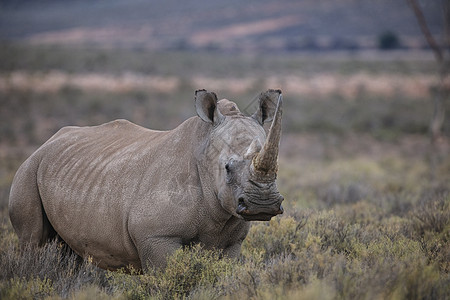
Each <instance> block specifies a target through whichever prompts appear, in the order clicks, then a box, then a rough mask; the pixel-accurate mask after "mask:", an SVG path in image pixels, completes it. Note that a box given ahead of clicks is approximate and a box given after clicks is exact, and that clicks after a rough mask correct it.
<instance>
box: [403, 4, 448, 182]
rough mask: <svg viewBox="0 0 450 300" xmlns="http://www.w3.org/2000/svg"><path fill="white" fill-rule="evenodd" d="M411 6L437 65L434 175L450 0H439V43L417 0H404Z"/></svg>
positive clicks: (445, 88)
mask: <svg viewBox="0 0 450 300" xmlns="http://www.w3.org/2000/svg"><path fill="white" fill-rule="evenodd" d="M406 1H407V2H408V4H409V5H410V6H411V8H412V10H413V12H414V15H415V16H416V19H417V22H418V23H419V27H420V30H421V31H422V33H423V35H424V36H425V39H426V40H427V43H428V45H429V46H430V48H431V49H432V50H433V53H434V56H435V58H436V61H437V63H438V67H439V83H438V85H437V90H436V93H435V96H434V109H433V116H432V118H431V121H430V134H431V147H432V153H431V165H432V176H433V177H434V176H435V175H434V174H435V169H436V165H437V162H438V153H437V152H438V151H437V150H438V148H437V147H438V143H439V140H440V139H441V137H442V136H441V135H442V127H443V124H444V120H445V101H448V100H449V99H448V98H449V87H448V86H447V85H446V80H447V77H448V75H449V69H450V54H449V50H450V0H441V2H442V12H443V26H444V30H443V38H442V42H441V44H439V43H438V42H437V41H436V39H435V38H434V36H433V34H432V33H431V31H430V29H429V27H428V23H427V20H426V18H425V16H424V14H423V10H422V8H421V7H420V5H419V4H418V3H417V0H406Z"/></svg>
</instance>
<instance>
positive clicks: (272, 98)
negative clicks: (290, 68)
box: [252, 89, 281, 125]
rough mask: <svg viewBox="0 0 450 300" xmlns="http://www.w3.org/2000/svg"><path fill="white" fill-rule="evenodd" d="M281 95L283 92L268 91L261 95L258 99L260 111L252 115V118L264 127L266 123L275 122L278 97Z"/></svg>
mask: <svg viewBox="0 0 450 300" xmlns="http://www.w3.org/2000/svg"><path fill="white" fill-rule="evenodd" d="M280 95H281V90H272V89H270V90H267V91H266V92H264V93H261V94H260V95H259V97H258V104H259V105H258V109H257V110H256V112H255V113H254V114H253V115H252V118H253V119H255V120H256V121H258V122H259V124H261V125H263V124H264V123H266V122H270V121H272V120H273V116H274V115H275V110H276V108H277V101H278V97H279V96H280Z"/></svg>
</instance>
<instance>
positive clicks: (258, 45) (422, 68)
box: [0, 0, 450, 218]
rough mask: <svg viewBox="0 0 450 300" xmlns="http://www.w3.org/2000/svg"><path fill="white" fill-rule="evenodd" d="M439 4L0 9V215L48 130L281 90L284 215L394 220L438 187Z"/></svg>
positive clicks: (441, 156) (82, 2)
mask: <svg viewBox="0 0 450 300" xmlns="http://www.w3.org/2000/svg"><path fill="white" fill-rule="evenodd" d="M414 4H415V5H416V6H414ZM446 6H448V3H447V1H438V0H432V1H410V0H377V1H370V0H340V1H333V0H314V1H312V0H303V1H295V0H279V1H275V0H258V1H256V0H249V1H235V0H230V1H217V0H191V1H174V0H166V1H163V0H153V1H143V0H127V1H124V0H111V1H87V0H79V1H52V0H42V1H26V0H23V1H19V0H16V1H4V0H3V1H0V197H1V198H0V206H1V208H2V210H3V211H5V209H6V207H7V199H8V194H9V188H10V184H11V181H12V178H13V176H14V173H15V171H16V170H17V168H18V166H19V165H20V164H21V163H22V162H23V161H24V160H25V159H26V157H27V156H28V155H30V154H31V153H32V152H33V151H34V150H36V149H37V148H38V147H39V146H40V145H41V144H42V143H44V142H45V141H46V140H47V139H48V138H49V137H50V136H51V135H52V134H54V133H55V132H56V131H57V130H58V129H59V128H61V127H62V126H65V125H79V126H86V125H97V124H101V123H104V122H107V121H110V120H113V119H116V118H126V119H128V120H130V121H133V122H135V123H137V124H140V125H142V126H145V127H148V128H153V129H162V130H166V129H171V128H174V127H176V126H177V125H178V124H180V123H181V122H182V121H184V120H185V119H187V118H189V117H191V116H193V115H195V111H194V108H193V95H194V90H196V89H199V88H205V89H208V90H211V91H216V92H217V93H218V95H219V98H228V99H230V100H234V101H236V102H237V103H238V104H239V106H240V108H241V110H243V111H244V112H246V113H249V114H251V113H253V111H254V109H255V108H254V103H253V101H254V99H255V97H256V96H257V95H258V93H259V92H261V91H264V90H266V89H268V88H281V89H282V90H283V94H284V98H285V113H284V125H283V126H284V129H283V130H284V136H283V140H282V149H281V154H280V175H279V185H280V190H281V191H282V193H283V194H285V198H286V199H287V200H286V206H287V208H288V209H287V210H286V211H289V209H291V210H296V209H304V208H323V207H334V206H335V205H342V204H354V203H358V202H359V201H363V200H364V201H369V202H371V203H372V202H373V203H375V204H374V205H381V206H383V205H384V207H387V208H386V209H388V210H389V211H390V210H391V209H392V210H393V211H396V210H398V212H399V213H405V212H407V211H408V207H409V206H410V205H411V203H412V202H414V201H416V200H417V199H419V198H420V195H421V193H423V191H424V190H427V189H435V188H436V189H444V190H446V191H448V189H449V186H448V183H449V182H450V159H449V156H448V153H449V149H450V147H449V139H448V136H449V131H450V122H449V121H448V120H449V118H448V117H447V119H445V118H444V117H442V115H443V112H444V111H445V109H447V111H448V108H449V106H450V105H449V101H448V92H447V91H448V86H449V81H448V78H447V77H446V71H445V68H444V67H443V66H444V62H445V61H447V62H448V53H447V52H448V46H447V47H446V46H444V45H445V36H446V34H447V36H448V30H449V29H448V24H449V23H448V19H449V18H448V7H447V10H445V9H446V8H445V7H446ZM414 8H419V12H420V14H417V10H416V11H415V10H414ZM420 16H422V21H425V24H426V29H427V30H428V36H426V35H424V31H423V29H424V27H423V26H421V25H420V24H421V23H420ZM418 17H419V18H418ZM418 21H419V22H418ZM422 25H423V24H422ZM429 36H432V37H433V38H434V40H435V41H436V43H437V44H438V49H440V51H441V54H443V58H442V59H441V60H440V59H439V56H438V55H437V53H438V52H436V49H434V48H433V45H432V44H430V41H429V39H428V40H427V37H428V38H429ZM447 42H448V40H447ZM446 59H447V60H446ZM444 71H445V72H444ZM433 120H434V121H433ZM430 124H431V125H433V124H434V127H437V130H435V129H433V128H434V127H433V126H431V125H430ZM404 193H408V194H411V195H413V196H412V197H403V196H402V197H400V196H399V195H403V194H404ZM3 215H4V217H5V218H6V213H5V214H3Z"/></svg>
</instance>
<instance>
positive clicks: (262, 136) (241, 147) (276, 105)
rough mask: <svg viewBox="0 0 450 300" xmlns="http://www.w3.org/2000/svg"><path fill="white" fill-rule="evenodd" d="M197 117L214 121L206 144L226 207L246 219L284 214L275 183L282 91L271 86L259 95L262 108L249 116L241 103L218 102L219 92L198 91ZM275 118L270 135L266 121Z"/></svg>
mask: <svg viewBox="0 0 450 300" xmlns="http://www.w3.org/2000/svg"><path fill="white" fill-rule="evenodd" d="M195 104H196V110H197V114H198V116H199V117H200V118H201V119H202V120H203V121H205V122H207V123H210V129H209V138H208V141H207V145H205V149H206V151H205V153H206V156H207V158H206V160H207V161H208V163H212V164H213V167H212V168H211V167H209V168H208V169H209V170H210V173H209V176H210V177H211V178H212V179H213V181H214V185H215V193H217V198H218V199H219V201H220V204H221V206H222V208H223V209H225V210H226V211H227V212H228V213H230V214H232V215H234V216H236V217H238V218H242V219H244V220H247V221H254V220H258V221H267V220H270V219H271V218H272V217H274V216H276V215H278V214H282V213H283V207H282V206H281V202H282V201H283V200H284V198H283V196H282V195H281V194H280V193H279V192H278V188H277V185H276V182H275V180H276V177H277V157H278V148H279V143H280V137H281V118H282V95H281V91H280V90H268V91H267V92H264V93H261V94H260V95H259V98H258V104H259V105H258V108H257V110H256V112H255V113H254V114H253V115H251V116H245V115H244V114H242V113H241V112H240V111H239V109H238V108H237V106H236V104H234V103H233V102H231V101H228V100H226V99H223V100H220V101H217V96H216V94H215V93H212V92H207V91H206V90H198V91H196V97H195ZM266 122H272V123H271V125H270V129H269V130H268V133H267V135H266V131H265V130H264V127H263V124H264V123H266Z"/></svg>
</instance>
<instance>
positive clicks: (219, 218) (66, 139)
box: [9, 90, 283, 270]
mask: <svg viewBox="0 0 450 300" xmlns="http://www.w3.org/2000/svg"><path fill="white" fill-rule="evenodd" d="M279 96H280V97H279ZM277 99H279V100H280V105H279V106H280V107H279V112H280V113H279V115H280V118H281V91H279V90H269V91H267V92H266V93H262V94H261V96H260V99H259V103H260V107H259V109H258V111H257V112H256V113H255V114H254V115H253V116H252V117H247V116H244V115H242V114H241V113H240V111H239V110H238V109H237V107H236V105H235V104H234V103H233V102H231V101H228V100H221V101H219V102H217V96H216V95H215V94H214V93H210V92H207V91H205V90H199V91H197V92H196V98H195V101H196V103H195V104H196V109H197V114H198V116H196V117H192V118H190V119H188V120H186V121H185V122H184V123H182V124H181V125H179V126H178V127H177V128H175V129H173V130H170V131H154V130H149V129H146V128H143V127H140V126H138V125H135V124H133V123H130V122H128V121H125V120H116V121H113V122H110V123H106V124H103V125H100V126H93V127H65V128H62V129H61V130H60V131H58V132H57V133H56V134H55V135H54V136H53V137H51V138H50V139H49V140H48V141H47V142H46V143H45V144H44V145H42V146H41V147H40V148H39V149H38V150H37V151H36V152H34V153H33V154H32V155H31V156H30V157H29V158H28V159H27V160H26V161H25V162H24V163H23V164H22V166H21V167H20V168H19V170H18V171H17V174H16V176H15V177H14V181H13V184H12V187H11V194H10V202H9V214H10V218H11V222H12V225H13V227H14V229H15V231H16V232H17V234H18V236H19V240H20V242H21V244H27V243H31V244H34V245H42V244H44V243H45V242H47V241H48V240H50V239H52V238H55V237H58V238H60V239H62V240H63V241H64V242H66V243H67V244H68V245H69V246H70V248H71V249H73V250H74V251H75V252H76V253H78V254H79V255H80V256H87V255H89V256H91V257H92V259H93V261H94V262H95V263H97V264H98V266H99V267H102V268H106V269H112V270H114V269H117V268H120V267H124V266H128V265H132V266H133V267H134V268H137V269H141V268H143V269H145V268H148V267H164V266H165V265H166V256H167V255H168V254H170V253H172V252H173V251H175V250H176V249H177V248H180V247H181V246H183V245H190V244H193V243H201V244H202V245H203V246H204V247H205V248H206V249H214V248H216V249H223V252H224V254H225V255H228V256H230V257H236V256H238V255H239V252H240V248H241V243H242V241H243V240H244V238H245V237H246V235H247V232H248V229H249V222H248V220H269V219H270V218H271V217H273V216H275V215H277V214H280V213H282V212H283V211H282V207H281V201H283V197H282V196H281V195H280V194H279V193H278V190H277V187H276V184H275V177H274V176H273V175H274V174H276V166H275V167H273V168H271V170H263V169H261V170H259V169H258V170H255V166H254V163H252V160H255V157H256V156H257V155H258V152H260V151H261V148H262V146H263V145H264V143H265V140H266V134H265V131H264V129H263V127H262V124H263V122H265V121H270V120H271V119H272V118H273V116H274V114H275V110H276V106H277ZM280 121H281V119H280ZM269 135H270V134H269ZM275 142H276V143H278V142H279V139H278V141H275ZM276 148H277V149H276V153H275V154H277V151H278V145H277V147H276ZM275 164H276V163H275ZM270 172H272V174H270Z"/></svg>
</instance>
